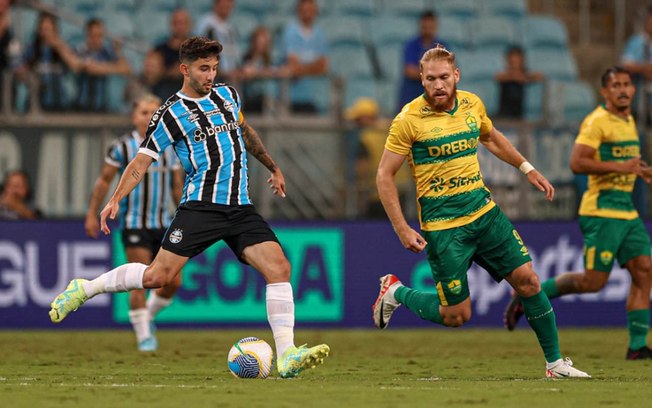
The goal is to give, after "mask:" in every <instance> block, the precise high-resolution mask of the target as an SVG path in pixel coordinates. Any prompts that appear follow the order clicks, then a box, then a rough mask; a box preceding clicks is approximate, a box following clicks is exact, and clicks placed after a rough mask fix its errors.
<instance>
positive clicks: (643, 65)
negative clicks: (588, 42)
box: [620, 6, 652, 124]
mask: <svg viewBox="0 0 652 408" xmlns="http://www.w3.org/2000/svg"><path fill="white" fill-rule="evenodd" d="M620 62H621V66H622V67H623V68H625V69H626V70H628V71H629V72H631V73H632V74H633V76H634V82H635V85H636V89H637V90H638V91H639V92H637V93H636V94H637V96H636V103H635V104H634V109H633V110H632V113H633V114H634V116H637V117H639V118H640V116H641V115H642V113H643V112H646V116H647V118H643V119H638V121H639V122H641V123H647V124H649V123H650V113H649V111H650V109H651V108H652V90H650V87H651V86H652V6H650V7H648V8H647V10H646V14H645V20H644V21H643V31H641V32H640V33H637V34H634V35H632V36H631V37H630V38H629V39H628V40H627V42H626V43H625V48H624V49H623V53H622V55H621V57H620ZM644 121H645V122H644Z"/></svg>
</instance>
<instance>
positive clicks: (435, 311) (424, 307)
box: [394, 286, 444, 325]
mask: <svg viewBox="0 0 652 408" xmlns="http://www.w3.org/2000/svg"><path fill="white" fill-rule="evenodd" d="M394 298H395V299H396V300H397V301H398V302H399V303H402V304H404V305H405V307H407V308H408V309H410V310H411V311H412V312H414V313H416V314H417V315H418V316H419V317H420V318H422V319H423V320H428V321H431V322H434V323H438V324H442V325H443V324H444V319H443V318H442V317H441V313H439V296H438V295H437V294H436V293H426V292H422V291H420V290H416V289H410V288H408V287H406V286H400V287H398V288H397V289H396V292H394Z"/></svg>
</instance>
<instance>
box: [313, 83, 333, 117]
mask: <svg viewBox="0 0 652 408" xmlns="http://www.w3.org/2000/svg"><path fill="white" fill-rule="evenodd" d="M313 79H314V84H315V88H314V90H315V99H314V101H315V106H316V107H317V110H318V111H319V112H322V113H325V112H328V111H329V108H330V104H331V82H330V78H328V77H314V78H313Z"/></svg>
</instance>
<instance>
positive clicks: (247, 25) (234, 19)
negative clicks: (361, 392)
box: [231, 13, 260, 49]
mask: <svg viewBox="0 0 652 408" xmlns="http://www.w3.org/2000/svg"><path fill="white" fill-rule="evenodd" d="M231 23H232V24H233V26H234V27H235V29H236V31H237V32H238V35H239V36H240V40H241V41H242V42H243V43H244V44H245V45H246V46H245V47H244V49H247V48H248V46H249V37H250V36H251V33H253V32H254V30H255V29H256V27H258V26H259V25H260V23H259V22H258V19H257V18H256V16H255V15H253V14H250V13H237V14H234V15H233V16H231Z"/></svg>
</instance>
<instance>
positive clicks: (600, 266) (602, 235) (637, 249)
mask: <svg viewBox="0 0 652 408" xmlns="http://www.w3.org/2000/svg"><path fill="white" fill-rule="evenodd" d="M580 229H581V230H582V235H584V267H585V268H586V269H591V270H594V271H601V272H607V273H608V272H611V268H612V267H613V264H614V260H615V258H617V259H618V263H619V264H620V265H621V266H623V265H625V263H626V262H627V261H629V260H630V259H632V258H635V257H637V256H641V255H644V256H650V235H649V234H648V232H647V229H646V228H645V225H644V224H643V221H641V219H640V218H635V219H633V220H619V219H616V218H604V217H587V216H580Z"/></svg>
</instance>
